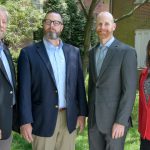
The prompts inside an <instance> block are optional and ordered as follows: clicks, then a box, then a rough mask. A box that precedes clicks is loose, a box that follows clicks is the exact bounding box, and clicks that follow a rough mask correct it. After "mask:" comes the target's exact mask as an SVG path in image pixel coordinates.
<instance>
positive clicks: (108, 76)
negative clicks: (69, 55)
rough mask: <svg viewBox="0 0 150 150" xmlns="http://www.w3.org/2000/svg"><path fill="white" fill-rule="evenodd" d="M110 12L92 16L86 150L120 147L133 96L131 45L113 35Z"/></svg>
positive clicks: (134, 65)
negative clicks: (95, 41) (93, 35)
mask: <svg viewBox="0 0 150 150" xmlns="http://www.w3.org/2000/svg"><path fill="white" fill-rule="evenodd" d="M115 28H116V24H115V23H114V19H113V16H112V14H110V13H109V12H101V13H100V14H98V16H97V19H96V32H97V34H98V37H99V41H100V43H98V44H97V45H96V46H95V47H94V48H92V49H91V50H90V52H89V89H88V101H89V120H88V130H89V143H90V150H123V149H124V142H125V137H126V134H127V130H128V129H129V127H130V126H131V117H130V115H131V112H132V108H133V104H134V100H135V95H136V81H137V60H136V52H135V49H133V48H132V47H130V46H128V45H126V44H124V43H122V42H120V41H118V40H117V39H115V38H114V36H113V32H114V30H115Z"/></svg>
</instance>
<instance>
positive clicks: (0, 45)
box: [0, 41, 3, 52]
mask: <svg viewBox="0 0 150 150" xmlns="http://www.w3.org/2000/svg"><path fill="white" fill-rule="evenodd" d="M2 50H3V42H2V41H0V52H1V51H2Z"/></svg>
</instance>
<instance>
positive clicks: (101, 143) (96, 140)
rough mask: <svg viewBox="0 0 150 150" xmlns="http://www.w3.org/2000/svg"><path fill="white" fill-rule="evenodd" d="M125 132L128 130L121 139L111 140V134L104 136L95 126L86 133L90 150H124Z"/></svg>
mask: <svg viewBox="0 0 150 150" xmlns="http://www.w3.org/2000/svg"><path fill="white" fill-rule="evenodd" d="M127 131H128V128H127V129H126V130H125V134H124V136H123V137H121V138H118V139H112V137H111V133H110V134H104V133H102V132H100V131H99V129H98V128H97V125H96V124H95V125H94V126H93V128H91V129H89V132H88V134H89V146H90V150H124V143H125V138H126V135H127ZM149 150H150V149H149Z"/></svg>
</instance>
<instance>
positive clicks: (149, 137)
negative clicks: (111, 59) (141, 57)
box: [138, 40, 150, 150]
mask: <svg viewBox="0 0 150 150" xmlns="http://www.w3.org/2000/svg"><path fill="white" fill-rule="evenodd" d="M146 65H147V67H146V68H145V69H143V70H142V72H141V75H140V80H139V127H138V129H139V133H140V136H141V145H140V150H150V40H149V42H148V45H147V58H146Z"/></svg>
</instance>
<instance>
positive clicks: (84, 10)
mask: <svg viewBox="0 0 150 150" xmlns="http://www.w3.org/2000/svg"><path fill="white" fill-rule="evenodd" d="M79 3H80V5H81V7H82V9H83V12H84V15H85V17H86V18H87V17H88V13H87V11H86V7H85V5H84V3H83V1H82V0H79Z"/></svg>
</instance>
